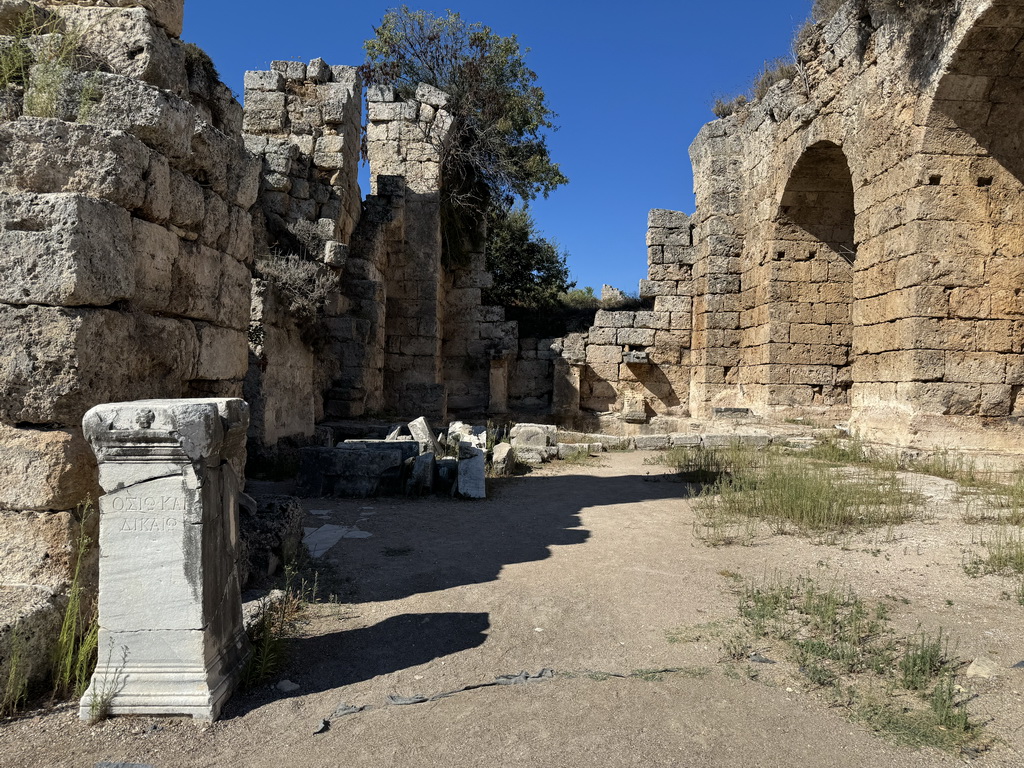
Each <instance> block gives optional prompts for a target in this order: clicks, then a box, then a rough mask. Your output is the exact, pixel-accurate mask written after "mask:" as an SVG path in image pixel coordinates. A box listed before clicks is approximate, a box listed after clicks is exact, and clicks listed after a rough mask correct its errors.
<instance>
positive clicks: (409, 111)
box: [366, 101, 418, 123]
mask: <svg viewBox="0 0 1024 768" xmlns="http://www.w3.org/2000/svg"><path fill="white" fill-rule="evenodd" d="M417 108H418V105H417V104H416V102H414V101H395V102H385V101H371V102H369V103H368V105H367V111H366V117H367V119H368V120H370V121H371V122H374V123H380V122H386V121H392V120H415V119H416V115H417Z"/></svg>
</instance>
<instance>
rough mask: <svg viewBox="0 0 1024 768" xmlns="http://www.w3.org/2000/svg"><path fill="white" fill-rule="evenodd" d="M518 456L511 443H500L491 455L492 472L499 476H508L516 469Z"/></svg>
mask: <svg viewBox="0 0 1024 768" xmlns="http://www.w3.org/2000/svg"><path fill="white" fill-rule="evenodd" d="M515 463H516V456H515V451H513V449H512V445H511V444H510V443H498V444H497V445H496V446H494V451H493V453H492V456H491V472H492V474H494V475H495V476H497V477H506V476H508V475H511V474H512V470H513V469H515Z"/></svg>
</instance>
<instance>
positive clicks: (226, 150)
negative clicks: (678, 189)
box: [0, 0, 1024, 677]
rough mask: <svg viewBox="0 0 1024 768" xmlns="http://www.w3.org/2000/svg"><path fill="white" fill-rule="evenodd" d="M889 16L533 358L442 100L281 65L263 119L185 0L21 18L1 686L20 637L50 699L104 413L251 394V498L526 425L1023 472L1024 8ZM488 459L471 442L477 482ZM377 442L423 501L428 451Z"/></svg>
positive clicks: (2, 308)
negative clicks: (844, 440)
mask: <svg viewBox="0 0 1024 768" xmlns="http://www.w3.org/2000/svg"><path fill="white" fill-rule="evenodd" d="M891 5H892V4H885V3H873V2H860V1H859V0H850V2H847V3H846V4H844V5H843V6H842V7H841V8H840V10H839V12H838V13H837V14H836V15H835V16H834V17H833V18H832V19H831V20H830V21H828V22H827V23H823V24H819V25H817V26H816V27H813V28H812V29H811V30H809V33H808V34H807V35H805V36H804V39H803V42H802V47H801V49H800V55H799V64H798V66H797V68H796V70H795V71H796V74H795V75H794V77H792V78H789V79H786V80H783V81H782V82H779V83H777V84H776V85H774V86H773V87H772V88H770V89H769V90H768V91H767V93H765V94H764V96H763V98H761V99H760V100H758V101H756V102H753V103H750V104H747V105H745V106H742V107H739V108H738V109H737V110H736V111H735V112H734V113H733V114H731V115H730V116H728V117H725V118H724V119H719V120H716V121H714V122H712V123H709V124H708V125H707V126H705V128H704V129H703V130H702V131H701V132H700V134H699V135H698V136H697V138H696V140H695V141H694V143H693V145H692V147H691V150H690V153H691V159H692V161H693V165H694V170H695V178H696V196H697V205H696V210H695V212H693V213H692V214H685V213H681V212H675V211H667V210H654V211H652V212H651V214H650V218H649V221H648V234H647V246H648V279H647V280H645V281H642V283H641V285H640V299H641V302H642V306H640V307H639V308H634V309H628V310H626V309H621V310H611V309H610V310H603V311H600V312H598V313H597V316H596V318H595V321H594V323H593V325H592V327H590V328H589V329H588V330H587V331H585V332H581V333H572V334H569V335H567V336H565V337H564V338H556V339H536V338H520V337H519V331H518V327H517V325H516V324H515V323H513V322H507V321H506V320H505V312H504V309H503V308H501V307H492V306H485V305H484V304H483V301H482V298H481V292H482V290H483V289H484V288H486V287H487V286H488V285H489V282H490V276H489V275H488V274H487V271H486V268H485V256H486V255H485V254H484V253H479V252H474V253H471V254H470V255H469V258H468V259H467V260H464V261H463V262H461V263H459V264H453V263H451V262H450V261H449V260H447V259H446V258H445V250H444V243H443V239H442V234H441V211H440V202H439V201H440V195H439V192H440V189H441V184H442V183H443V179H442V177H441V173H440V163H439V157H440V155H439V148H440V147H442V146H443V145H444V142H445V141H446V140H447V133H448V130H449V128H450V119H451V118H450V115H449V113H448V112H447V111H446V107H447V96H446V95H445V94H444V93H442V92H440V91H438V90H437V89H435V88H432V87H430V86H426V85H423V86H421V87H420V88H419V89H418V90H417V91H416V93H415V96H414V97H412V98H409V99H406V100H402V99H400V98H399V96H398V95H397V94H396V93H395V92H394V91H393V90H391V89H389V88H385V87H373V88H370V89H365V88H364V86H363V83H362V82H361V81H360V77H359V75H358V71H357V70H356V69H355V68H353V67H349V66H331V65H328V64H327V63H326V62H324V61H323V60H321V59H316V60H314V61H312V62H309V63H308V64H306V63H300V62H284V61H281V62H274V63H273V65H272V67H271V69H270V70H269V71H266V72H250V73H247V74H246V77H245V95H244V101H245V107H244V109H243V107H242V106H241V105H240V104H238V103H237V101H236V100H235V99H234V97H233V96H232V95H231V93H230V91H229V90H228V89H227V88H226V87H225V86H224V85H223V84H222V83H220V82H219V80H218V78H217V76H216V73H215V70H214V69H213V67H212V65H211V64H210V62H209V60H208V59H207V58H206V57H205V56H204V55H203V54H202V52H201V51H198V49H195V48H194V47H191V46H187V45H185V44H183V43H182V41H181V40H180V39H179V36H180V34H181V24H182V16H183V7H184V3H183V0H138V2H127V1H125V0H118V2H113V1H112V0H111V2H89V3H86V2H82V3H78V4H76V3H68V2H57V1H56V0H52V1H51V0H38V1H35V2H29V1H28V0H18V1H17V2H10V3H4V4H3V6H2V7H0V25H3V29H2V30H0V31H3V32H4V33H5V34H6V36H4V37H0V46H4V47H6V48H8V49H10V48H12V47H17V51H19V52H20V55H24V57H25V62H26V67H25V72H26V76H25V78H24V79H23V81H22V80H19V81H12V82H11V83H9V84H8V85H7V86H6V88H5V90H4V91H3V92H2V94H0V96H2V114H0V117H2V120H0V265H2V266H0V333H2V336H3V339H4V341H3V345H2V347H0V510H2V511H0V542H2V549H0V674H2V673H3V669H4V666H3V664H4V662H3V659H4V658H6V657H7V656H8V655H9V654H8V653H7V652H6V651H5V649H8V648H10V646H11V643H12V642H13V638H15V637H17V641H18V642H19V643H22V644H23V645H24V646H25V647H27V648H29V649H30V651H29V652H28V653H27V658H30V659H35V660H36V661H34V662H31V663H32V665H34V666H32V668H31V670H30V673H31V674H32V675H33V676H34V677H39V676H42V675H43V674H44V673H45V669H44V666H45V663H44V661H43V660H45V659H46V657H47V654H48V648H49V646H50V645H51V644H52V638H53V636H54V635H55V633H56V631H57V629H58V628H59V624H60V621H61V614H62V611H63V606H64V604H65V599H66V597H65V593H66V588H67V583H68V580H69V575H70V571H71V568H72V559H73V558H72V550H73V545H72V542H73V541H74V540H75V538H76V536H77V535H78V530H79V527H80V526H82V525H84V526H85V527H86V529H87V530H88V531H91V533H92V535H93V536H94V537H95V531H94V528H95V516H92V517H89V516H84V517H83V514H82V510H83V509H84V507H83V506H82V505H83V504H84V503H85V502H86V501H87V500H90V499H91V500H94V501H95V500H96V499H97V498H99V496H100V495H101V492H102V490H103V489H106V490H108V491H109V490H111V489H110V488H108V484H107V483H106V482H103V483H101V482H100V480H101V474H100V473H99V472H98V469H97V466H96V463H95V460H94V459H93V456H92V452H91V451H90V450H89V446H88V444H87V441H86V436H85V435H84V433H83V430H82V420H83V417H84V416H85V415H86V413H87V412H88V411H90V409H92V408H94V407H96V406H98V405H102V404H105V403H120V402H126V401H136V400H145V399H172V400H173V399H183V398H244V400H245V401H246V402H247V403H248V404H249V406H250V408H251V421H250V423H249V427H248V454H249V468H250V471H251V472H263V471H266V470H267V469H268V468H273V467H281V466H292V467H293V469H294V468H297V467H298V465H299V463H300V460H299V456H300V455H301V454H302V452H303V451H305V452H306V455H307V456H309V455H320V454H317V453H316V452H321V453H322V452H329V453H330V456H331V461H337V462H342V458H339V456H340V454H339V453H338V452H339V451H341V452H345V451H346V450H351V451H354V450H355V449H354V448H353V449H345V448H343V447H342V448H339V447H338V446H339V444H340V445H341V446H344V445H346V443H344V442H343V441H344V440H349V439H354V438H355V439H363V440H366V439H384V438H385V437H386V434H379V435H378V434H376V433H375V432H374V430H375V429H385V430H386V427H387V426H388V425H389V424H390V423H391V422H395V421H400V422H402V423H405V422H408V421H411V420H413V419H416V418H417V417H425V418H426V419H427V422H428V424H427V426H428V434H430V436H431V437H432V438H433V437H435V436H436V435H437V434H438V433H439V432H440V431H441V429H442V428H444V427H445V426H446V425H447V424H448V423H449V421H450V420H451V419H452V418H456V417H457V418H464V419H466V420H472V423H474V424H482V423H483V421H484V420H486V419H487V418H488V417H491V418H501V419H507V418H512V419H514V420H516V421H520V422H537V423H541V424H546V425H548V426H550V427H551V428H552V429H554V427H555V426H556V425H557V426H559V427H562V428H563V429H565V430H572V431H574V432H575V434H572V433H566V435H565V436H563V435H562V434H561V433H558V434H549V433H548V432H547V431H545V430H544V429H537V430H533V431H531V430H522V431H521V432H520V433H517V434H516V435H515V436H514V437H513V439H514V440H516V439H518V440H519V443H520V446H519V447H520V450H521V452H522V453H523V455H524V456H527V457H529V459H530V460H533V459H536V460H537V461H543V460H545V459H549V458H552V457H554V456H557V455H558V454H559V452H560V451H561V450H562V449H561V448H560V444H562V445H569V444H572V445H586V446H590V445H592V444H593V443H594V442H601V443H603V444H604V445H606V446H607V445H610V444H613V443H614V442H615V441H624V440H628V441H631V444H633V445H638V446H641V447H667V446H668V445H670V444H672V445H686V444H696V443H699V442H700V441H701V440H702V439H704V438H702V437H701V434H702V432H703V433H706V432H707V431H708V429H707V424H708V422H711V421H713V420H715V419H716V418H721V417H724V416H735V415H740V416H742V417H744V418H746V419H748V420H750V421H753V422H757V423H760V424H768V423H769V422H771V421H772V420H783V419H803V420H805V421H807V422H812V421H820V422H823V423H829V424H831V423H836V422H843V423H847V424H848V425H849V429H851V430H855V431H857V432H858V433H859V434H861V435H862V436H863V437H864V438H865V439H867V440H871V441H874V442H878V443H883V444H887V445H890V446H899V447H911V448H917V449H934V448H956V449H960V450H967V451H972V452H974V453H976V454H977V455H979V456H981V457H985V456H994V455H997V454H1019V453H1020V450H1021V449H1020V446H1021V442H1020V437H1021V432H1020V425H1019V418H1020V416H1021V415H1022V412H1024V400H1022V399H1021V397H1020V395H1021V391H1022V388H1024V304H1022V302H1024V298H1022V295H1021V285H1022V274H1024V271H1022V270H1024V266H1022V265H1024V254H1022V252H1021V251H1022V248H1024V218H1022V213H1021V211H1022V210H1024V205H1022V203H1024V186H1022V183H1024V150H1022V148H1021V147H1020V144H1019V139H1018V133H1019V131H1018V127H1019V125H1020V124H1021V117H1022V115H1021V114H1020V113H1021V110H1022V109H1024V107H1022V106H1021V100H1020V99H1019V98H1018V96H1019V90H1020V86H1021V82H1020V79H1021V77H1022V72H1021V70H1020V67H1019V66H1018V64H1017V60H1018V56H1019V53H1020V50H1021V48H1022V46H1024V43H1022V40H1024V2H1021V0H965V1H964V2H963V3H961V4H959V5H957V4H950V5H949V8H948V9H946V10H944V11H937V12H930V13H924V14H923V15H922V16H921V17H920V18H916V19H915V22H914V23H913V24H908V22H907V20H906V18H904V17H902V16H900V13H901V11H899V10H898V9H896V8H895V6H892V7H890V6H891ZM26 12H28V13H32V14H34V15H33V16H32V18H33V19H34V21H33V25H34V26H32V27H31V30H30V33H29V34H28V35H27V36H26V35H24V34H23V35H22V36H21V37H19V36H18V34H19V33H16V28H17V24H16V20H17V19H22V18H25V17H24V14H25V13H26ZM126 52H128V53H126ZM364 100H365V105H366V114H365V115H364V114H363V106H364ZM364 128H365V139H366V151H367V157H368V160H369V165H370V177H371V188H370V189H369V190H367V191H366V192H367V194H366V195H365V197H363V192H361V191H360V189H359V185H358V163H359V147H360V136H361V132H362V131H363V130H364ZM608 293H609V297H610V294H611V292H610V291H609V292H608ZM310 297H313V298H312V299H311V298H310ZM353 420H357V421H358V422H359V425H356V424H355V423H354V422H353ZM368 424H369V425H370V426H366V425H368ZM360 425H361V426H360ZM360 430H362V432H360ZM367 430H369V431H367ZM371 432H373V434H371ZM592 433H600V434H601V435H603V437H602V438H601V439H599V440H595V439H592V438H590V437H589V435H590V434H592ZM460 434H463V433H460ZM465 436H466V437H467V438H468V437H471V436H472V432H469V433H465ZM415 437H416V439H417V440H421V439H422V438H421V437H420V436H415ZM753 439H760V438H756V436H755V438H753ZM392 442H395V443H396V444H399V443H400V442H401V441H392ZM463 446H465V447H464V448H463ZM482 448H483V449H486V446H480V445H476V444H474V443H473V440H470V439H465V440H460V441H459V442H458V446H457V451H456V452H457V453H459V454H460V458H461V460H462V461H465V462H468V463H467V465H466V466H467V470H466V471H467V472H468V471H469V469H468V467H469V466H470V465H474V466H475V465H478V464H480V463H481V462H480V459H479V456H480V455H482V453H481V449H482ZM360 450H363V451H364V452H366V451H370V450H378V449H368V448H362V449H360ZM386 450H387V451H390V452H395V451H397V452H398V454H397V455H400V456H401V461H402V462H405V461H407V460H409V459H412V460H413V464H416V462H417V461H419V462H420V463H419V464H418V466H419V470H418V474H417V475H416V476H417V477H418V478H419V480H418V481H417V482H418V483H419V485H418V486H417V487H419V488H422V487H426V486H427V485H430V486H431V487H432V483H433V480H434V473H435V472H437V471H439V470H438V468H437V466H434V467H433V468H431V469H429V470H428V469H427V468H426V465H427V464H428V463H429V462H428V461H427V460H426V459H420V458H419V457H422V456H423V455H426V454H427V453H433V452H432V451H420V450H414V453H410V454H409V455H408V456H406V455H405V454H404V453H402V450H403V449H402V448H400V447H399V448H395V447H393V446H388V447H387V449H386ZM566 450H570V449H569V448H567V449H566ZM309 452H313V454H310V453H309ZM500 453H501V455H502V456H503V457H504V458H505V459H506V460H507V458H508V456H507V454H508V449H502V450H501V451H500ZM324 455H326V454H324ZM452 458H454V457H452ZM440 459H441V457H440V455H439V454H438V455H436V456H435V461H437V463H438V464H440V461H439V460H440ZM325 460H326V459H325ZM411 471H413V472H414V473H415V472H416V470H415V467H412V468H411ZM428 476H429V482H428ZM478 480H479V473H477V472H476V471H475V470H474V473H473V475H472V476H471V477H470V476H469V475H467V477H466V478H465V480H463V478H462V477H461V475H459V476H457V477H456V478H455V480H454V482H455V483H456V484H457V485H458V487H459V488H463V487H464V488H465V493H464V495H468V496H473V495H476V494H477V493H478V492H479V491H480V488H479V485H480V484H479V482H478ZM310 482H311V483H314V484H315V483H316V482H321V483H322V482H323V476H322V474H321V476H319V479H317V478H313V479H312V480H310ZM101 485H102V488H101ZM322 490H323V488H322V487H321V491H322ZM115 498H116V497H115ZM250 501H252V500H250ZM246 504H248V502H246V501H245V499H243V516H244V515H245V514H250V515H251V514H253V510H256V509H258V508H260V507H259V502H258V501H252V503H251V504H249V507H248V508H247V507H246ZM250 508H251V509H250ZM262 508H263V509H270V508H272V509H275V510H281V509H283V508H284V507H282V506H280V505H277V506H273V505H272V506H271V507H266V506H264V507H262ZM294 523H295V521H294V520H293V521H292V523H290V524H289V525H292V524H294ZM101 540H102V537H101ZM94 560H95V558H93V559H92V560H89V561H87V562H86V569H87V570H88V568H89V567H90V566H92V565H94ZM92 578H93V582H92V583H95V581H94V579H95V576H94V575H93V576H92Z"/></svg>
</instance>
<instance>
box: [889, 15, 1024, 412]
mask: <svg viewBox="0 0 1024 768" xmlns="http://www.w3.org/2000/svg"><path fill="white" fill-rule="evenodd" d="M1022 54H1024V0H1000V2H997V3H993V4H991V5H989V6H988V7H987V8H986V9H985V10H984V11H982V12H981V13H980V14H979V15H978V17H977V18H976V20H975V21H974V23H973V24H972V26H970V28H969V29H967V30H966V32H965V33H964V34H963V36H962V38H961V39H960V41H959V43H958V44H957V46H956V48H955V50H954V51H953V53H952V55H951V57H950V58H949V60H948V63H947V65H946V67H945V70H944V72H943V73H942V75H941V77H940V78H939V80H938V82H937V84H936V88H935V94H934V98H933V100H932V102H931V104H930V107H929V109H928V110H927V116H926V118H925V120H924V126H923V131H922V138H921V146H920V152H919V154H918V161H919V162H918V165H917V169H916V170H917V179H916V186H915V187H914V188H913V189H911V190H910V192H909V194H908V198H907V201H908V202H907V231H906V239H905V243H906V247H905V248H904V253H905V258H904V260H903V261H904V264H903V268H902V269H901V270H900V273H899V274H898V279H899V281H900V282H901V283H902V284H904V285H905V291H906V294H907V296H906V301H905V302H904V303H905V305H906V306H905V307H904V311H903V318H904V319H903V320H901V321H900V322H898V323H896V325H899V326H900V327H899V329H898V333H897V334H895V335H894V338H895V339H896V340H897V341H898V342H900V343H902V344H903V347H902V348H903V349H904V350H905V353H913V354H914V360H915V364H914V365H913V366H912V367H911V368H910V369H909V376H908V377H907V378H908V380H907V381H906V382H904V383H902V384H900V385H899V388H900V392H899V394H900V395H901V397H900V398H899V399H900V400H901V401H903V402H904V403H905V404H906V407H908V408H909V409H910V410H911V411H912V412H916V413H924V414H935V415H942V416H954V417H959V416H983V417H1009V416H1021V415H1024V398H1021V397H1019V394H1020V391H1021V388H1022V386H1024V363H1022V361H1021V356H1020V353H1021V352H1022V351H1024V133H1022V132H1021V129H1020V126H1021V125H1024V59H1022V58H1021V57H1022Z"/></svg>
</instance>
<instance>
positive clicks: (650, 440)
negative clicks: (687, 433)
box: [633, 435, 672, 451]
mask: <svg viewBox="0 0 1024 768" xmlns="http://www.w3.org/2000/svg"><path fill="white" fill-rule="evenodd" d="M633 443H634V445H635V446H636V449H637V450H638V451H663V450H665V449H667V448H668V447H669V446H670V445H671V443H672V441H671V438H670V436H669V435H637V436H636V437H634V438H633Z"/></svg>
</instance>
